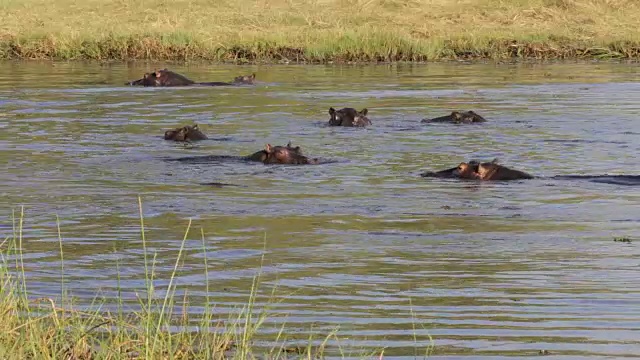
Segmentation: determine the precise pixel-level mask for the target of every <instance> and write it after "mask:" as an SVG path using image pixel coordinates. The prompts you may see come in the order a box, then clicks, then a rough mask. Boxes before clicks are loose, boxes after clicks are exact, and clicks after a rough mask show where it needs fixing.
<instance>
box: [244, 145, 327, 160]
mask: <svg viewBox="0 0 640 360" xmlns="http://www.w3.org/2000/svg"><path fill="white" fill-rule="evenodd" d="M245 159H246V160H249V161H259V162H262V163H264V164H291V165H303V164H317V163H318V159H309V158H307V157H306V156H304V155H303V154H302V150H301V149H300V146H296V147H292V146H291V143H288V144H287V145H286V146H272V145H271V144H267V145H266V146H265V148H264V150H260V151H257V152H255V153H253V154H251V155H249V156H247V157H245Z"/></svg>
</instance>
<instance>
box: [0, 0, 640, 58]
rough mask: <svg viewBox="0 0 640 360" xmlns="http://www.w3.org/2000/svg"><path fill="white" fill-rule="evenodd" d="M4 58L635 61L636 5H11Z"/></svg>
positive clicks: (425, 1)
mask: <svg viewBox="0 0 640 360" xmlns="http://www.w3.org/2000/svg"><path fill="white" fill-rule="evenodd" d="M0 4H2V5H1V6H0V16H1V18H2V19H3V25H2V26H1V27H0V58H5V59H6V58H17V59H64V60H69V59H93V60H131V59H153V60H180V61H184V60H186V61H189V60H209V61H223V62H235V63H242V62H331V61H333V62H362V61H429V60H442V59H476V58H486V59H509V58H535V59H558V58H598V59H605V58H606V59H609V58H635V57H638V55H639V54H640V35H638V32H637V29H638V27H639V25H640V16H633V14H640V3H638V2H637V1H634V0H528V1H523V0H513V1H512V0H410V1H400V0H275V1H266V0H258V1H254V0H252V1H249V0H239V1H230V0H227V1H215V2H210V1H204V0H200V1H186V0H181V1H173V2H164V1H161V0H146V1H142V0H134V1H124V0H121V1H109V2H104V1H98V0H87V1H83V2H76V1H71V0H55V1H43V0H5V1H3V2H2V3H0Z"/></svg>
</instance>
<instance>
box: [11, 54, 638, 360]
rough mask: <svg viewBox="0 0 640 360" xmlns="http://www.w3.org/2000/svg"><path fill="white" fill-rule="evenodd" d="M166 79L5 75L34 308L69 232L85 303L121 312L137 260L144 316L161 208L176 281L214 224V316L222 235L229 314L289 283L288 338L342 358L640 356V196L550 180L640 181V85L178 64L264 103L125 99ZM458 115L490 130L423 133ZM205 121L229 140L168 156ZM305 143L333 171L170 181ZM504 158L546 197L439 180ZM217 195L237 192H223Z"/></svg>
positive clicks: (517, 186)
mask: <svg viewBox="0 0 640 360" xmlns="http://www.w3.org/2000/svg"><path fill="white" fill-rule="evenodd" d="M163 65H164V64H157V65H155V64H154V65H151V66H149V67H144V66H142V65H137V66H136V67H125V66H121V65H107V66H99V65H95V64H93V65H92V64H82V63H72V64H58V63H56V64H53V65H52V64H42V63H14V62H9V63H2V64H0V68H1V69H2V71H0V128H1V129H2V130H3V131H1V132H0V149H2V161H3V162H4V163H5V164H6V165H5V171H3V172H0V185H1V186H2V192H1V194H2V199H4V201H3V205H4V206H3V207H2V209H1V210H0V211H1V212H2V214H3V218H4V220H3V221H2V225H1V226H2V227H0V233H1V234H2V236H3V237H6V236H7V235H8V234H10V232H11V222H10V215H11V211H12V210H13V209H15V208H16V207H17V206H19V205H25V209H26V215H27V221H26V223H25V227H26V229H25V238H26V240H25V243H26V245H25V246H26V251H27V253H26V254H25V257H26V259H27V266H28V268H27V271H28V276H29V280H30V289H31V290H32V291H33V293H34V296H37V295H55V294H58V292H59V288H60V284H59V271H58V269H59V268H60V264H59V261H58V256H57V251H58V250H57V249H58V248H57V246H58V245H57V233H56V227H55V215H56V214H57V215H59V216H60V221H61V227H62V229H63V237H64V251H65V253H66V254H65V270H66V279H67V280H68V281H69V284H68V286H69V287H70V288H71V290H72V292H73V293H74V295H76V296H78V297H80V298H81V299H84V300H85V301H86V302H87V303H88V302H90V301H91V300H92V299H93V296H94V295H95V292H96V289H97V290H99V291H100V292H101V293H102V294H106V295H107V296H112V295H113V294H115V291H116V288H117V281H116V275H117V269H116V266H115V263H116V261H117V262H118V263H119V271H120V277H121V282H122V287H123V291H124V296H125V297H126V298H127V299H128V300H131V301H132V302H133V301H135V300H134V299H135V296H136V292H139V291H140V290H141V289H142V288H143V285H144V284H143V274H144V266H143V262H142V259H143V252H142V245H141V241H140V230H139V226H138V224H139V220H138V209H137V196H138V195H140V196H141V197H142V200H143V211H144V215H145V218H146V220H145V221H146V225H147V229H148V233H147V235H146V236H147V239H149V243H150V244H149V247H150V250H151V251H154V252H156V253H157V262H158V264H157V269H158V272H159V276H160V277H161V278H166V276H167V275H168V274H169V272H170V270H171V269H172V267H173V264H174V261H175V257H176V256H177V253H178V250H179V247H180V242H181V239H182V236H183V232H184V230H185V229H186V226H187V223H188V218H193V221H194V226H195V228H194V229H193V230H192V232H191V233H190V234H189V236H188V240H187V242H186V247H187V251H186V260H185V266H184V269H183V270H182V271H181V272H180V274H179V276H178V283H179V286H186V287H187V288H188V289H189V294H190V295H191V296H193V298H192V300H191V303H192V305H195V306H200V305H202V301H204V300H203V297H204V295H205V283H204V282H205V280H204V263H203V258H204V252H203V247H202V241H201V237H200V229H203V231H204V234H205V243H206V246H207V258H208V271H209V279H210V284H209V289H210V294H209V295H210V296H211V297H212V299H213V301H214V303H215V304H216V305H217V307H216V310H217V311H218V312H219V313H220V316H221V317H225V313H226V312H228V311H232V310H233V308H234V307H236V306H240V305H242V304H244V303H245V302H246V300H247V294H248V291H249V287H250V283H251V279H252V278H253V277H254V276H255V275H256V274H257V272H258V269H259V268H262V276H263V287H262V288H261V294H262V295H263V297H261V298H260V299H261V300H260V302H261V303H264V301H266V297H267V296H268V295H270V294H271V291H272V288H273V287H277V289H276V291H275V294H276V296H277V299H278V300H279V301H280V302H279V303H277V304H275V305H273V308H272V310H271V311H272V313H273V317H272V318H271V320H270V322H269V323H268V324H267V326H266V327H265V328H264V332H265V333H267V334H269V333H276V332H277V331H278V330H279V324H282V323H283V322H286V324H287V328H288V329H291V330H293V332H292V333H291V334H290V335H291V336H293V337H294V338H301V339H304V338H305V337H306V335H305V334H308V333H309V332H310V331H313V332H319V333H323V332H324V333H329V332H330V331H331V330H333V329H334V328H336V327H337V326H339V328H340V334H341V336H342V337H344V338H345V339H347V340H346V343H341V344H340V345H342V346H346V347H355V348H356V349H358V348H362V347H365V348H366V347H380V346H385V347H387V349H386V350H385V356H390V357H402V356H409V357H413V356H414V347H415V345H416V342H417V345H418V346H419V347H421V348H424V347H426V346H427V345H428V344H429V337H430V336H431V337H433V340H434V341H435V345H436V349H437V354H440V355H443V357H446V356H445V355H449V356H451V357H452V358H454V357H458V356H472V357H481V356H486V357H491V358H497V357H499V356H524V355H536V354H537V353H538V351H539V350H541V349H545V350H548V351H550V352H551V354H556V355H565V356H566V357H565V358H576V359H578V358H580V359H582V358H585V357H589V356H591V357H599V356H603V355H611V356H635V355H638V354H640V340H638V339H640V336H638V335H639V330H638V329H639V328H640V327H639V326H638V324H640V302H638V298H639V296H640V294H639V293H640V286H638V285H637V281H636V280H637V278H638V276H639V275H640V267H639V266H638V265H640V260H639V259H640V257H639V256H638V255H640V251H639V250H638V248H637V246H635V243H631V244H623V243H615V242H613V241H612V239H613V236H619V235H633V234H635V233H637V230H638V224H639V222H640V215H639V214H640V212H639V211H638V206H637V204H638V200H640V193H638V190H637V189H638V188H637V187H635V186H625V184H623V183H620V184H612V183H601V182H596V181H584V180H583V179H554V178H552V177H553V176H556V175H562V176H567V175H581V176H582V175H602V174H627V175H638V174H640V166H639V165H638V161H637V154H638V153H639V151H638V150H639V149H640V142H638V141H637V139H638V138H637V137H638V135H639V134H640V122H639V121H638V115H639V114H640V105H639V104H638V99H639V98H640V83H637V80H638V76H637V69H636V66H633V65H625V64H598V63H593V64H546V65H540V64H534V65H499V66H498V65H489V64H474V65H468V64H429V65H394V66H386V65H385V66H362V67H360V66H358V67H356V66H344V67H323V66H256V67H251V66H246V67H227V66H192V67H180V66H175V67H174V69H175V70H176V71H178V72H180V73H183V74H185V75H187V76H189V77H190V78H192V79H195V80H198V81H227V80H230V79H232V78H233V77H234V76H237V75H240V74H243V73H249V72H252V71H256V72H257V76H258V80H260V81H261V83H260V84H259V85H258V86H256V87H224V88H181V89H151V88H129V87H125V86H123V83H124V82H125V81H128V80H132V79H136V78H139V76H140V74H142V73H144V72H145V71H147V70H149V69H152V68H153V67H154V66H155V67H160V66H163ZM345 106H348V107H355V108H358V109H361V108H364V107H366V108H368V109H369V115H370V116H369V117H370V118H371V120H372V122H373V126H371V127H370V128H367V129H349V128H328V127H323V126H322V123H323V122H326V121H327V120H328V118H329V115H328V109H329V107H336V108H338V107H345ZM453 109H457V110H474V111H476V112H478V113H480V114H481V115H482V116H484V117H485V118H487V120H488V122H487V123H485V124H482V125H473V126H457V125H450V124H420V120H421V119H422V118H425V117H436V116H440V115H444V114H446V113H448V112H450V111H451V110H453ZM193 122H195V123H198V124H199V126H200V127H201V129H202V130H203V131H204V132H205V133H206V134H207V135H209V136H210V137H211V138H212V140H208V141H203V142H200V143H198V144H195V145H192V146H185V145H183V144H179V143H173V142H166V141H163V140H162V135H163V133H164V131H165V130H166V129H169V128H173V127H176V126H181V125H185V124H189V123H193ZM288 141H292V142H293V144H294V145H300V146H301V147H302V149H303V151H304V152H305V154H307V155H308V156H311V157H319V158H322V159H327V160H331V161H328V162H326V163H323V164H321V165H317V166H264V165H262V164H256V163H247V162H241V161H240V162H239V161H222V162H213V163H179V162H174V161H166V160H167V159H172V158H178V157H186V156H202V155H229V156H239V155H248V154H251V153H252V152H254V151H257V150H260V149H262V148H263V146H264V145H265V143H271V144H286V143H287V142H288ZM495 157H497V158H498V159H499V160H500V161H501V162H502V163H504V164H507V165H511V166H513V167H516V168H518V169H522V170H524V171H527V172H529V173H532V174H534V175H538V176H541V177H542V178H540V179H534V180H530V181H522V182H513V183H506V184H505V183H501V184H499V183H483V184H477V183H471V182H459V181H454V180H448V179H426V178H421V177H420V176H419V174H420V173H421V172H422V171H424V170H441V169H445V168H450V167H452V166H455V165H456V164H458V163H459V162H461V161H465V160H469V159H472V158H476V159H493V158H495ZM211 182H216V183H226V184H233V185H238V186H227V187H225V186H223V187H219V186H205V185H201V184H203V183H211ZM262 255H264V263H261V256H262ZM158 286H159V287H162V286H166V283H163V282H162V281H161V282H160V283H159V285H158ZM311 326H313V329H312V330H311ZM291 330H290V331H291ZM333 345H336V344H335V343H333Z"/></svg>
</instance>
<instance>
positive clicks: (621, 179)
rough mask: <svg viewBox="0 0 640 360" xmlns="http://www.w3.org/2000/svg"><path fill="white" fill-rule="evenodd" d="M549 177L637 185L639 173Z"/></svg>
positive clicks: (639, 178)
mask: <svg viewBox="0 0 640 360" xmlns="http://www.w3.org/2000/svg"><path fill="white" fill-rule="evenodd" d="M551 179H557V180H585V181H591V182H595V183H601V184H612V185H624V186H638V185H640V175H556V176H553V177H551Z"/></svg>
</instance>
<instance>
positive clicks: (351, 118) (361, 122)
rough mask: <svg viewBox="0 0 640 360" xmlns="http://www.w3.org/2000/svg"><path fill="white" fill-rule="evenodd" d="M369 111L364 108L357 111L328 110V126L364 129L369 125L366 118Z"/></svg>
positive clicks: (347, 109)
mask: <svg viewBox="0 0 640 360" xmlns="http://www.w3.org/2000/svg"><path fill="white" fill-rule="evenodd" d="M368 113H369V110H368V109H366V108H364V109H362V110H361V111H357V110H356V109H354V108H343V109H340V110H336V109H334V108H329V116H330V117H329V125H330V126H349V127H365V126H367V125H371V120H369V118H368V117H367V114H368Z"/></svg>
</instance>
